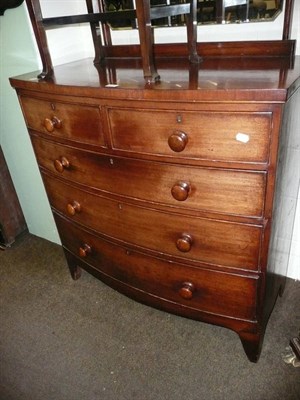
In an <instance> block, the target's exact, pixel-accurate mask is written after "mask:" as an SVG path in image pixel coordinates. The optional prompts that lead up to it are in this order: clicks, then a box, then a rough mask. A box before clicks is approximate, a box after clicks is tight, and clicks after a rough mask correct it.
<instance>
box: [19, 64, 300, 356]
mask: <svg viewBox="0 0 300 400" xmlns="http://www.w3.org/2000/svg"><path fill="white" fill-rule="evenodd" d="M297 62H299V60H296V63H297ZM297 65H298V66H299V64H297ZM134 68H136V67H134V66H132V68H131V69H130V68H129V67H128V66H127V67H126V68H123V69H122V67H121V68H120V69H119V70H118V69H117V70H116V71H117V74H118V77H119V78H118V82H117V84H114V85H112V84H110V83H107V82H105V83H103V82H102V81H101V79H99V71H98V70H97V69H96V67H95V66H93V65H92V63H91V62H89V63H85V62H83V61H81V62H76V63H74V64H69V65H65V66H59V67H56V68H55V71H54V77H55V79H53V80H52V81H51V80H50V81H39V80H38V79H36V75H34V74H28V75H24V76H22V77H17V78H12V79H11V84H12V86H13V87H15V88H16V90H17V93H18V97H19V100H20V104H21V107H22V110H23V113H24V117H25V121H26V124H27V127H28V131H29V134H30V138H31V141H32V145H33V148H34V151H35V154H36V158H37V162H38V165H39V168H40V172H41V175H42V177H43V181H44V184H45V188H46V191H47V194H48V198H49V202H50V204H51V207H52V210H53V214H54V217H55V221H56V224H57V228H58V232H59V234H60V237H61V242H62V245H63V248H64V250H65V254H66V258H67V261H68V265H69V268H70V271H71V274H72V277H73V278H74V279H77V278H79V276H80V271H81V269H82V268H83V269H85V270H87V271H88V272H90V273H92V274H94V275H95V276H97V277H98V278H99V279H101V280H102V281H104V282H105V283H107V284H108V285H110V286H112V287H113V288H115V289H117V290H119V291H120V292H122V293H124V294H126V295H127V296H130V297H132V298H134V299H136V300H138V301H141V302H143V303H145V304H148V305H152V306H154V307H157V308H159V309H162V310H166V311H168V312H171V313H176V314H178V315H181V316H184V317H189V318H193V319H197V320H200V321H204V322H208V323H213V324H217V325H221V326H224V327H227V328H230V329H232V330H234V331H236V332H237V333H238V335H239V336H240V338H241V341H242V344H243V346H244V349H245V351H246V353H247V355H248V357H249V359H250V360H251V361H256V360H257V358H258V356H259V352H260V347H261V343H262V338H263V333H264V330H265V326H266V322H267V320H268V317H269V315H270V312H271V310H272V308H273V306H274V303H275V299H276V297H277V294H278V292H280V290H282V289H283V286H284V277H285V275H286V268H287V260H288V244H287V242H288V241H287V240H286V239H287V237H282V234H283V231H284V232H285V234H286V235H287V236H289V237H290V235H291V232H292V226H293V218H294V213H295V207H292V212H290V211H291V206H290V203H288V200H286V199H288V198H289V197H290V196H292V195H293V193H294V192H295V191H296V190H297V187H298V184H299V170H298V172H297V168H299V165H298V164H297V161H296V159H295V157H293V149H296V148H297V146H299V135H298V138H297V129H298V132H299V111H298V114H297V111H296V108H297V104H299V89H297V85H298V84H297V75H296V72H295V71H296V68H295V69H291V70H290V71H288V72H287V71H286V76H285V81H284V82H285V83H284V84H282V81H280V80H279V77H280V68H278V69H276V68H274V70H273V71H269V70H268V71H259V70H255V71H249V70H247V69H245V68H244V69H242V68H241V69H240V70H239V69H238V70H235V71H231V70H230V69H229V70H228V69H226V68H224V70H222V68H220V66H218V69H215V71H212V70H211V69H208V70H206V69H205V66H203V67H201V68H202V70H200V72H199V82H198V83H197V85H196V86H193V85H191V81H190V80H189V79H188V78H186V69H185V68H182V69H180V68H179V67H178V69H173V70H172V71H171V72H170V71H166V72H165V75H166V77H168V79H167V78H166V77H165V76H164V71H165V70H164V66H160V68H159V69H160V73H161V82H160V83H158V84H155V83H154V84H153V85H145V83H144V82H143V79H142V77H141V79H140V80H138V79H133V77H135V78H136V76H139V72H137V71H136V70H135V69H134ZM166 68H167V67H166ZM281 73H282V71H281ZM140 75H142V73H140ZM170 76H171V80H170ZM281 78H282V76H281ZM281 78H280V79H281ZM99 82H100V83H99ZM297 143H298V144H297ZM288 208H289V212H288V211H287V210H288Z"/></svg>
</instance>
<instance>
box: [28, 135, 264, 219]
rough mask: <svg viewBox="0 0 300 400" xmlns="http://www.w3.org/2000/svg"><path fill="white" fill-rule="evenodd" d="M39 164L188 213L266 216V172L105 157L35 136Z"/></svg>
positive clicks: (62, 174) (33, 140)
mask: <svg viewBox="0 0 300 400" xmlns="http://www.w3.org/2000/svg"><path fill="white" fill-rule="evenodd" d="M31 138H32V143H33V146H34V149H35V153H36V155H37V159H38V162H39V164H40V165H41V166H42V167H44V168H46V169H48V170H49V171H51V172H53V173H55V174H57V175H59V176H62V177H64V178H66V179H69V180H71V181H73V182H79V183H82V184H85V185H87V186H90V187H94V188H97V189H100V190H103V191H106V192H110V193H115V194H118V195H121V196H127V197H131V198H135V199H140V200H145V201H149V202H154V203H163V204H167V205H170V206H177V207H181V208H185V209H194V210H204V211H211V212H219V213H226V214H234V215H242V216H251V217H261V216H262V214H263V206H264V191H265V180H266V179H265V178H266V174H265V172H243V171H235V170H220V169H212V168H210V169H209V168H194V167H185V166H176V165H172V164H163V163H156V162H148V161H140V160H131V159H122V158H117V157H114V158H112V157H108V156H101V155H97V154H95V153H89V152H86V151H82V150H78V149H74V148H71V147H66V146H62V145H58V144H55V143H53V142H50V141H47V140H42V139H40V138H38V137H36V136H34V135H32V137H31Z"/></svg>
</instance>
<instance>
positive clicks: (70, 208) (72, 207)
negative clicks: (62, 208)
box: [67, 201, 81, 215]
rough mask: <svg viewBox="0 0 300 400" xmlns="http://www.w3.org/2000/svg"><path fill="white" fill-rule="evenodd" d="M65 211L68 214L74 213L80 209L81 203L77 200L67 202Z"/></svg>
mask: <svg viewBox="0 0 300 400" xmlns="http://www.w3.org/2000/svg"><path fill="white" fill-rule="evenodd" d="M67 211H68V214H69V215H75V214H76V213H79V212H80V211H81V205H80V204H79V203H78V201H73V203H69V204H68V205H67Z"/></svg>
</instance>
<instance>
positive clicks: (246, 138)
mask: <svg viewBox="0 0 300 400" xmlns="http://www.w3.org/2000/svg"><path fill="white" fill-rule="evenodd" d="M235 138H236V140H237V141H238V142H242V143H248V142H249V140H250V137H249V135H247V134H246V133H237V134H236V137H235Z"/></svg>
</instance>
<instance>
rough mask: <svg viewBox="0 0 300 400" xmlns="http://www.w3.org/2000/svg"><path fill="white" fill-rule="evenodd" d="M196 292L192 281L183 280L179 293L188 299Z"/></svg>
mask: <svg viewBox="0 0 300 400" xmlns="http://www.w3.org/2000/svg"><path fill="white" fill-rule="evenodd" d="M194 292H195V286H194V285H193V284H192V283H191V282H183V284H182V286H181V288H180V289H179V291H178V293H179V295H180V296H181V297H182V298H183V299H186V300H190V299H191V298H192V297H193V294H194Z"/></svg>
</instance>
